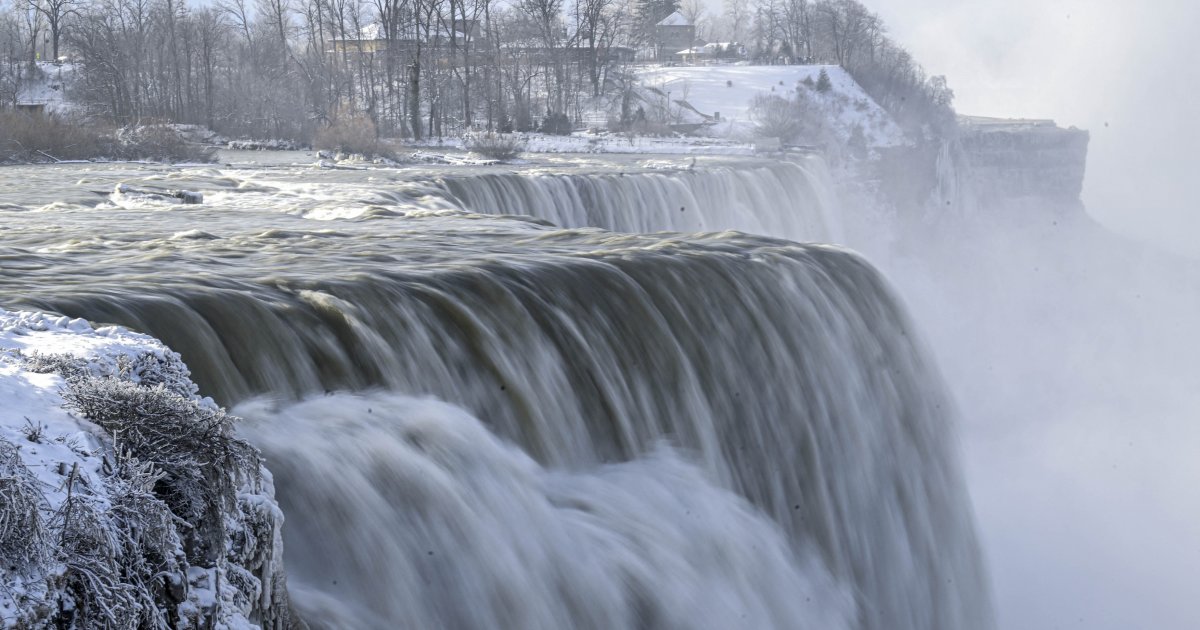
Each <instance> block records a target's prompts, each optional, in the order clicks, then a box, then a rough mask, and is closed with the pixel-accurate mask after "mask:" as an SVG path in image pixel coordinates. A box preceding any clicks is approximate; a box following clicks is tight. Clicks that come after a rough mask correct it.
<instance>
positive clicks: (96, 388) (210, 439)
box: [63, 376, 258, 528]
mask: <svg viewBox="0 0 1200 630" xmlns="http://www.w3.org/2000/svg"><path fill="white" fill-rule="evenodd" d="M69 384H70V387H69V388H68V390H67V391H66V392H64V393H63V399H64V402H65V404H66V406H67V407H68V408H69V409H73V410H74V411H77V412H79V413H80V414H81V415H83V416H84V417H86V418H87V419H89V420H91V421H93V422H95V423H96V424H98V425H100V426H101V427H103V428H104V429H105V430H106V431H108V432H109V433H110V434H112V435H113V436H114V439H115V440H116V441H117V445H118V447H119V448H121V449H127V450H128V451H129V452H131V453H132V454H133V455H135V456H136V457H138V458H139V459H141V460H143V461H148V462H153V464H154V465H155V466H156V467H158V469H159V470H161V471H162V473H163V478H162V480H161V481H159V483H158V484H156V486H157V488H156V494H157V495H158V496H159V497H161V498H162V499H163V501H165V502H166V503H167V505H168V506H170V508H171V511H172V512H174V513H175V514H177V515H179V516H181V517H182V518H184V519H185V520H187V521H189V522H196V521H207V520H208V518H209V517H210V516H211V513H213V512H214V509H215V510H218V511H220V510H224V509H229V508H233V507H235V506H236V499H237V497H236V492H235V491H236V488H234V480H233V479H231V478H230V475H229V474H228V473H229V472H230V471H238V470H257V469H258V454H257V452H256V451H255V450H254V448H253V447H251V446H250V445H249V444H246V443H245V442H242V441H240V440H237V439H235V438H234V437H233V423H232V422H231V421H230V419H229V417H228V416H226V415H225V412H224V411H222V410H220V409H216V408H211V407H207V406H203V405H201V404H200V403H198V402H197V401H196V400H194V399H192V398H187V397H184V396H181V395H180V394H179V393H177V392H174V391H171V390H170V389H167V387H166V386H165V384H163V383H159V384H158V385H155V386H153V387H143V386H139V385H137V384H135V383H133V382H130V381H126V380H119V379H112V378H102V377H94V376H82V377H77V378H75V379H72V380H71V381H70V383H69ZM209 525H214V524H212V523H209ZM215 526H216V527H218V528H220V527H221V524H220V523H216V524H215Z"/></svg>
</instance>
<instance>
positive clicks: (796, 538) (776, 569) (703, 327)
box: [0, 166, 991, 630]
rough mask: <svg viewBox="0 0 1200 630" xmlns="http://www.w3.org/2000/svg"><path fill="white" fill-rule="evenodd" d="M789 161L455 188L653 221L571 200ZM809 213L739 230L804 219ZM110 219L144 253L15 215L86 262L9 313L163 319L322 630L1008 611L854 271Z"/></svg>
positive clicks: (618, 245) (275, 219) (167, 214)
mask: <svg viewBox="0 0 1200 630" xmlns="http://www.w3.org/2000/svg"><path fill="white" fill-rule="evenodd" d="M793 168H794V167H793V166H770V167H761V168H756V169H755V170H752V171H750V172H749V174H746V173H737V172H732V171H731V172H729V173H724V174H722V175H719V176H717V177H715V178H714V179H716V180H718V183H713V184H711V185H712V186H713V189H711V190H709V191H708V192H697V191H701V190H708V189H703V188H701V187H703V186H706V185H708V184H705V183H703V182H704V181H705V179H704V178H703V177H698V176H694V175H692V174H690V173H688V172H686V171H678V172H673V173H667V174H657V173H651V174H643V175H638V176H632V175H629V176H626V177H625V178H624V179H625V180H629V182H623V181H622V178H621V176H620V175H611V174H605V175H602V176H600V179H599V180H597V182H592V183H588V182H586V179H585V178H584V177H583V176H572V177H573V179H572V178H564V177H555V176H545V175H539V176H533V177H527V178H526V179H528V180H529V181H528V182H526V183H521V184H514V183H512V182H511V181H510V182H509V183H507V184H505V183H503V182H504V181H505V180H506V179H510V180H511V179H514V178H517V177H518V176H507V175H504V176H496V177H491V176H489V177H479V178H461V179H459V180H454V181H451V180H446V181H444V182H443V184H442V185H443V186H445V187H447V189H451V190H454V189H456V188H457V190H458V192H456V193H454V194H455V195H456V196H457V197H458V198H459V199H460V201H461V202H462V204H463V205H464V206H466V207H468V208H471V209H472V210H476V211H482V208H479V207H475V205H474V204H477V203H480V204H481V203H483V201H480V200H484V199H487V198H488V196H489V195H498V194H499V193H497V192H496V190H497V188H496V187H498V186H525V187H528V188H529V189H530V190H534V189H540V190H542V193H541V198H543V199H544V200H545V201H544V205H541V206H537V205H535V204H533V203H532V202H523V203H529V204H530V206H529V207H530V208H532V209H533V211H531V212H530V213H532V214H535V215H536V214H539V213H547V214H548V213H550V212H558V211H560V210H561V211H562V212H577V213H579V212H582V211H583V210H588V209H589V208H591V209H592V210H595V211H602V212H608V213H611V217H612V219H611V220H612V221H613V222H614V224H620V225H624V226H626V227H629V226H632V225H634V224H635V223H636V222H638V221H642V220H643V218H644V217H642V216H641V213H643V212H644V211H646V212H649V210H647V206H639V205H628V206H622V205H621V204H620V203H616V202H614V203H612V204H610V205H607V206H603V207H601V206H600V205H591V206H589V205H587V204H589V203H591V202H586V201H583V200H585V199H591V198H595V199H601V198H605V195H608V194H610V193H613V194H615V193H616V191H619V190H626V189H627V190H628V192H626V193H622V194H625V195H626V197H625V200H626V201H627V202H628V203H630V204H633V203H634V201H636V200H638V199H643V197H640V196H638V194H636V191H638V190H642V191H643V193H644V194H645V195H650V194H651V192H650V191H653V190H656V189H657V190H675V189H678V190H683V191H687V192H688V194H690V195H691V197H692V198H693V199H696V200H698V201H696V204H697V205H696V206H695V208H696V209H697V214H699V215H701V216H702V217H705V220H713V221H718V220H721V219H720V217H721V216H722V215H720V214H719V212H720V205H721V204H724V203H726V201H727V200H728V199H729V198H731V196H732V197H736V196H738V195H742V194H747V195H748V194H750V193H749V190H750V188H752V187H753V186H751V184H750V183H753V182H756V181H760V180H765V181H766V182H767V183H770V182H771V181H772V179H773V180H774V182H775V183H774V184H772V185H778V186H780V187H781V188H780V189H779V190H784V191H786V190H787V189H786V188H783V187H785V186H792V185H797V184H796V183H795V181H794V180H793V179H789V178H787V177H783V176H782V175H780V173H783V174H786V173H789V172H793V170H792V169H793ZM638 178H642V179H644V180H646V181H645V182H643V183H638V182H637V179H638ZM739 181H741V182H750V183H741V184H739V183H737V182H739ZM804 185H805V186H809V185H811V182H810V183H809V184H804ZM472 186H478V187H479V189H480V190H476V191H471V190H469V189H470V187H472ZM739 186H741V187H742V188H740V189H739V188H738V187H739ZM761 189H766V190H771V189H770V188H769V187H765V186H764V187H763V188H760V190H761ZM719 190H725V191H726V192H720V193H719V195H725V196H726V197H724V199H726V201H721V199H723V198H722V197H719V196H718V192H716V191H719ZM738 190H741V191H742V192H737V191H738ZM779 190H776V191H775V192H771V193H770V194H772V195H776V194H779V195H785V194H786V195H791V194H792V193H788V192H779ZM486 191H492V192H486ZM572 191H573V192H572ZM581 191H583V192H581ZM587 191H590V192H587ZM730 191H733V192H730ZM323 194H325V195H329V196H334V195H336V190H335V189H332V188H331V189H330V190H326V191H323ZM571 194H575V195H577V199H579V200H580V201H578V203H580V204H581V206H579V207H574V209H573V210H572V207H571V206H569V205H568V204H566V203H565V202H564V201H562V200H563V199H564V198H565V199H571V197H570V196H569V195H571ZM656 194H657V193H656ZM663 194H665V193H663ZM564 195H566V197H564ZM588 195H591V196H592V197H589V196H588ZM495 198H496V199H499V198H501V197H499V196H497V197H495ZM660 198H661V199H666V197H660ZM791 198H792V197H784V198H780V199H769V198H763V199H760V200H758V201H755V202H754V204H755V205H754V206H749V205H747V206H746V209H745V210H744V212H746V213H749V214H748V215H747V216H752V217H756V218H755V219H754V220H757V221H759V222H760V224H761V225H784V222H786V221H792V220H793V219H795V217H785V218H779V217H775V215H779V214H781V209H782V210H783V211H784V212H785V213H786V212H791V211H793V210H794V214H795V215H796V216H797V217H810V218H811V216H813V215H810V214H808V213H809V212H810V211H811V209H808V210H806V207H805V206H803V205H801V207H798V208H797V207H796V206H794V205H793V204H790V203H788V199H791ZM472 199H475V201H472ZM711 200H717V202H716V203H712V204H709V201H711ZM539 203H543V202H539ZM572 203H575V202H572ZM597 203H598V202H597ZM621 203H624V202H621ZM643 203H644V202H643ZM656 203H657V202H656ZM670 203H671V204H674V203H675V201H674V199H672V200H671V201H670ZM758 204H762V205H758ZM820 207H828V206H820ZM597 208H601V210H596V209H597ZM623 208H624V209H623ZM512 209H513V208H503V207H502V208H497V209H495V212H498V213H507V212H509V211H511V210H512ZM676 211H677V210H676ZM742 211H743V210H737V211H736V212H742ZM63 212H64V213H65V212H66V211H63ZM113 212H114V215H113V217H112V221H113V225H114V226H127V225H130V224H129V223H124V222H123V221H130V222H142V223H141V224H139V226H138V227H137V235H136V236H130V235H123V234H112V233H110V234H106V235H103V236H102V237H101V238H96V237H94V236H93V234H92V233H91V232H85V231H83V230H85V228H76V227H74V226H75V225H76V224H75V223H74V222H73V221H72V220H71V218H72V217H71V216H70V215H67V214H64V215H62V216H59V217H57V223H56V231H55V232H54V233H53V236H52V237H47V236H45V234H46V233H47V232H46V230H45V229H44V227H39V226H41V225H42V224H40V223H38V222H39V221H44V220H45V219H44V218H41V216H39V215H40V213H25V214H24V215H16V216H14V217H13V223H12V224H11V225H12V226H13V227H12V229H13V242H16V243H20V244H22V246H23V247H33V246H34V244H35V242H36V241H38V239H46V238H53V239H63V242H68V241H69V243H70V245H69V246H67V247H57V246H49V245H45V244H42V245H38V246H37V253H36V254H33V253H28V254H25V253H22V252H24V251H26V250H12V254H11V258H12V259H13V260H19V261H21V264H22V265H24V267H23V268H24V271H23V274H24V275H23V279H22V281H21V282H20V283H19V284H13V281H12V280H8V279H4V278H0V302H13V301H15V302H18V303H20V304H21V305H23V306H30V307H36V308H40V309H44V310H53V311H58V312H62V313H66V314H70V315H72V316H82V317H86V318H88V319H91V320H93V321H100V322H115V323H121V324H125V325H128V326H130V327H132V328H135V329H137V330H141V331H144V332H148V333H150V334H152V335H154V336H156V337H158V338H159V339H161V340H163V341H164V342H165V343H166V344H167V345H169V346H170V347H172V348H173V349H174V350H176V351H178V352H180V353H181V354H182V355H183V357H184V359H185V361H186V362H187V363H188V365H189V367H190V368H191V370H192V372H193V376H194V378H195V380H196V382H197V383H198V384H199V385H200V386H201V389H202V391H203V392H205V393H206V394H209V395H212V396H214V397H216V398H217V399H218V401H220V402H222V403H224V404H234V403H238V402H244V403H245V404H244V405H242V406H241V407H239V409H238V410H239V412H241V413H245V414H246V415H247V416H249V417H250V418H252V419H253V420H254V422H253V423H252V425H251V426H249V427H248V428H247V431H248V432H249V434H250V435H251V437H253V438H254V439H255V440H256V441H257V443H258V444H259V445H260V446H262V448H264V450H265V452H266V454H267V456H268V466H269V467H270V468H272V469H273V470H274V472H275V482H276V484H277V485H278V487H279V490H280V492H279V494H280V500H281V503H282V504H283V506H284V508H285V513H286V514H287V518H288V523H289V525H288V526H287V527H285V543H286V545H285V546H286V550H287V551H286V558H287V562H288V563H289V564H294V565H295V566H296V571H297V576H298V577H297V586H296V588H297V589H298V593H300V594H301V595H302V596H301V597H297V598H296V599H297V601H299V602H300V604H299V605H301V606H302V607H303V609H304V610H305V612H306V613H307V615H308V616H309V617H310V618H311V619H312V620H313V623H314V624H316V625H321V624H326V625H328V626H330V627H339V626H344V625H345V624H352V625H358V626H362V627H372V626H376V627H378V626H384V627H386V626H393V627H396V626H398V627H430V626H434V627H436V626H444V627H466V628H506V627H534V628H542V627H544V628H556V627H565V626H569V625H572V624H573V623H577V624H578V625H579V627H629V628H672V627H707V628H727V627H764V628H771V627H781V628H784V627H813V628H835V627H839V625H840V624H842V623H843V621H845V622H846V625H848V626H849V627H852V628H861V629H864V630H883V629H889V630H892V629H898V630H931V629H932V630H938V629H944V630H952V629H962V628H988V627H990V625H991V622H990V616H991V613H990V604H989V598H988V594H987V587H986V584H985V581H986V580H985V578H984V575H983V572H982V568H981V565H980V560H979V551H978V545H977V542H976V540H975V534H974V528H973V523H972V517H971V514H970V508H969V505H968V502H967V498H966V493H965V490H964V488H963V485H962V480H961V475H960V473H959V470H958V465H957V459H956V456H955V453H954V451H955V444H956V443H955V437H954V434H953V431H952V426H951V425H952V419H953V410H952V409H951V406H950V404H949V403H948V401H947V399H946V396H945V394H944V391H943V390H944V388H943V386H942V384H941V381H940V377H939V376H938V374H937V373H936V371H935V370H933V369H932V368H931V366H929V365H928V363H927V360H926V352H925V350H924V348H923V346H922V344H921V343H920V342H919V340H918V339H917V338H916V337H917V335H916V334H915V332H914V330H913V326H912V324H911V322H910V321H909V320H908V317H907V316H906V315H905V313H904V311H903V308H902V307H901V305H900V304H899V303H898V301H897V300H896V299H895V297H894V296H893V295H892V293H891V291H890V290H889V288H888V287H887V286H886V283H885V282H884V280H883V279H882V278H881V276H880V275H879V274H878V273H877V272H876V271H875V270H874V269H873V268H871V266H870V265H869V264H867V263H866V262H865V261H864V260H862V259H861V258H859V257H858V256H857V255H854V254H852V253H849V252H846V251H844V250H840V249H837V248H831V247H826V246H803V245H797V244H795V243H792V242H789V241H782V240H775V239H770V238H765V237H757V236H749V235H744V234H737V233H731V232H722V233H712V234H706V235H696V236H682V235H677V234H663V235H655V236H646V235H637V234H616V233H611V232H605V231H601V230H597V229H580V230H558V229H551V228H546V227H542V226H538V225H536V224H532V223H529V222H527V221H513V220H511V219H505V218H490V219H487V218H479V217H473V218H470V217H469V218H457V217H442V216H419V217H417V216H414V217H399V216H393V217H386V218H382V219H371V220H362V221H342V222H338V223H337V224H336V228H337V229H336V230H329V229H327V228H328V226H329V225H330V224H329V223H327V222H315V221H310V220H307V219H303V218H300V217H294V216H293V217H292V218H290V219H287V220H281V219H280V215H279V214H277V213H272V212H271V211H269V209H266V210H260V211H258V212H251V211H249V210H247V209H245V208H241V207H239V208H237V209H232V210H222V209H221V208H219V207H217V208H207V209H205V214H204V217H205V219H206V223H205V225H204V230H205V233H206V234H207V235H208V236H211V238H203V239H195V238H174V236H175V235H177V234H179V233H182V232H184V231H185V230H184V229H181V228H184V227H185V226H187V229H192V228H194V223H193V220H194V217H196V216H198V215H197V214H196V213H195V211H193V210H188V209H186V208H184V209H180V210H171V211H152V212H146V211H145V210H137V209H125V210H114V211H113ZM623 213H624V214H623ZM686 214H687V210H686V208H685V212H683V213H680V215H681V216H682V215H686ZM288 216H291V215H288ZM578 216H580V217H582V216H585V214H578ZM671 216H674V215H671ZM737 216H738V215H737V214H730V215H729V217H737ZM773 217H774V218H773ZM560 220H561V217H560ZM808 220H809V219H804V221H808ZM622 221H623V222H624V223H620V222H622ZM776 221H778V222H780V223H773V222H776ZM796 221H799V222H797V223H795V224H793V226H792V227H793V228H795V229H811V228H812V226H814V225H817V224H816V223H811V224H810V223H804V222H803V221H800V220H799V219H796ZM596 222H599V221H588V223H596ZM564 223H568V222H567V221H564ZM281 224H282V226H280V225H281ZM89 225H90V224H89ZM268 226H269V227H268ZM804 226H807V227H804ZM645 227H646V229H660V228H667V227H675V228H678V227H680V226H679V225H677V224H673V223H669V222H668V221H667V220H666V218H665V215H664V219H663V220H662V225H656V224H649V223H647V224H645ZM714 227H715V226H714ZM779 229H781V230H782V229H784V228H782V227H780V228H779ZM789 229H790V228H789ZM825 229H828V224H825ZM73 230H80V232H79V233H78V234H77V233H75V232H73ZM55 243H58V241H55ZM64 268H75V269H78V270H79V272H78V273H80V274H81V275H80V276H79V277H72V278H71V279H70V281H64V279H63V277H62V276H61V273H60V272H58V271H56V270H59V269H64ZM14 288H15V291H14ZM326 394H329V395H326ZM263 395H266V396H268V397H270V399H271V400H272V402H263V401H262V400H261V399H259V400H257V401H256V400H255V399H256V398H257V397H261V396H263ZM314 396H315V397H314ZM414 397H432V398H435V399H437V400H438V401H442V402H432V401H430V400H427V399H419V400H418V399H414ZM506 506H508V507H506ZM681 510H682V512H683V513H682V514H681V513H680V512H681ZM514 512H515V513H514ZM339 532H340V533H339ZM543 539H544V542H539V541H542V540H543ZM430 552H432V553H433V555H432V556H430V555H429V553H430ZM422 553H424V554H426V555H425V556H422V555H421V554H422ZM454 554H457V555H454ZM448 555H449V556H450V557H448ZM493 555H494V556H495V557H493ZM323 572H327V573H328V574H329V579H328V580H326V579H325V578H323V577H322V575H323V574H324V573H323ZM335 576H336V577H335ZM334 579H337V581H338V583H337V584H333V583H332V581H333V580H334ZM551 584H553V585H554V586H553V587H551V586H549V585H551ZM788 593H792V594H794V595H793V596H794V599H791V600H789V599H788V596H787V594H788ZM809 594H811V595H809ZM807 597H812V598H813V599H814V600H815V601H816V602H817V603H815V604H814V603H812V602H810V601H808V600H807V599H803V598H807ZM802 600H803V601H802ZM735 613H736V614H737V615H738V620H734V619H732V618H731V617H730V616H729V615H732V614H735ZM742 614H745V615H747V617H746V621H745V622H744V623H742V622H740V621H739V620H740V615H742ZM564 620H569V621H568V622H566V623H564Z"/></svg>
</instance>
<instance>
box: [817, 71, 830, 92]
mask: <svg viewBox="0 0 1200 630" xmlns="http://www.w3.org/2000/svg"><path fill="white" fill-rule="evenodd" d="M831 89H833V82H831V81H830V80H829V73H828V72H825V69H824V68H821V74H819V75H817V91H818V92H820V93H821V94H824V93H826V92H828V91H829V90H831Z"/></svg>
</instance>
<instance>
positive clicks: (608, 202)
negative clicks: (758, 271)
mask: <svg viewBox="0 0 1200 630" xmlns="http://www.w3.org/2000/svg"><path fill="white" fill-rule="evenodd" d="M444 185H445V187H446V188H447V189H448V190H449V191H450V193H451V194H452V196H453V198H455V199H457V200H458V202H459V204H460V205H461V207H463V208H464V209H467V210H470V211H472V212H482V213H487V214H527V215H530V216H533V217H536V218H539V219H543V220H546V221H549V222H551V223H553V224H554V225H557V226H560V227H602V228H604V229H606V230H612V231H614V232H643V233H644V232H663V231H672V232H712V231H720V230H739V231H742V232H749V233H752V234H762V235H766V236H774V237H778V238H788V239H791V240H796V241H803V242H822V243H835V242H841V241H842V230H841V221H840V219H839V217H838V212H837V207H836V206H837V202H836V197H835V195H834V193H833V187H832V182H831V180H830V178H829V174H828V172H826V167H825V164H824V161H823V160H821V159H820V158H816V157H807V158H802V157H797V158H794V159H792V160H789V161H779V162H774V163H762V164H758V165H755V166H753V167H750V168H745V167H733V166H716V167H704V168H700V169H696V170H677V169H672V170H667V171H662V172H657V173H656V172H649V173H646V172H638V173H630V174H624V173H604V174H567V175H564V174H541V175H524V174H522V175H517V174H497V173H492V174H485V175H474V176H466V177H447V178H445V180H444Z"/></svg>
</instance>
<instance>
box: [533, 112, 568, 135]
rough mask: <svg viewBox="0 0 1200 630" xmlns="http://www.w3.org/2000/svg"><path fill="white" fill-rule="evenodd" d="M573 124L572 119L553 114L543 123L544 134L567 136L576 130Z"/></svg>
mask: <svg viewBox="0 0 1200 630" xmlns="http://www.w3.org/2000/svg"><path fill="white" fill-rule="evenodd" d="M574 127H575V126H574V125H572V124H571V119H570V118H569V117H568V116H567V115H566V114H563V113H557V112H556V113H551V114H549V115H547V116H546V118H545V120H543V121H542V128H541V129H540V131H541V132H542V133H548V134H551V135H555V136H567V135H570V134H571V131H572V130H573V129H574Z"/></svg>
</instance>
